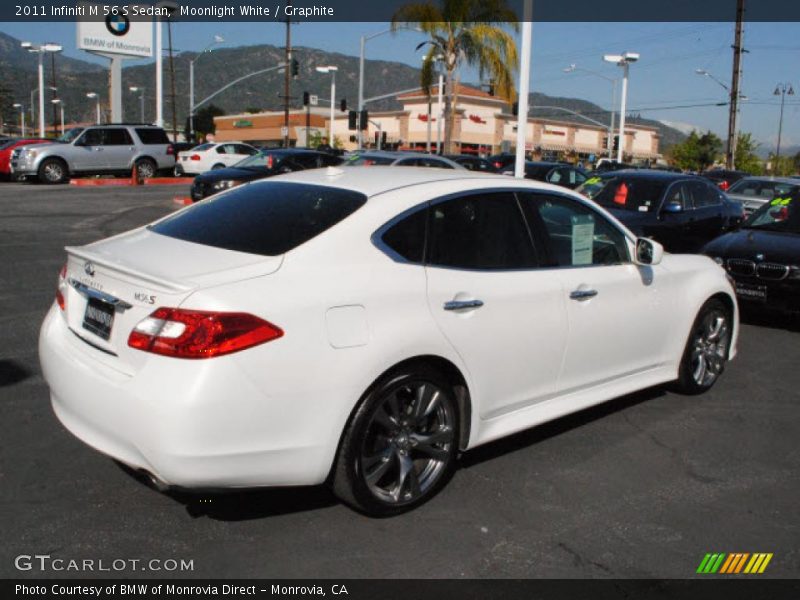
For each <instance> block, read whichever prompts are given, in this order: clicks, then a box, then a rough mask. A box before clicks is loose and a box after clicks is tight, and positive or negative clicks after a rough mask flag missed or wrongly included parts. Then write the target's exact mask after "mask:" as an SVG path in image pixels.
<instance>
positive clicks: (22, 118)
mask: <svg viewBox="0 0 800 600" xmlns="http://www.w3.org/2000/svg"><path fill="white" fill-rule="evenodd" d="M14 108H18V109H19V128H20V135H21V136H22V137H25V105H24V104H20V103H19V102H17V103H16V104H14Z"/></svg>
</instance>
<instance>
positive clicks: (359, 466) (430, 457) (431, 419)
mask: <svg viewBox="0 0 800 600" xmlns="http://www.w3.org/2000/svg"><path fill="white" fill-rule="evenodd" d="M458 422H459V421H458V409H457V406H456V401H455V399H454V395H453V391H452V388H451V386H450V385H449V384H448V383H447V381H446V380H445V379H444V378H442V377H441V376H440V375H439V374H438V373H436V372H435V371H432V370H430V369H428V368H425V367H414V368H410V369H404V370H402V371H398V372H395V373H392V374H390V375H389V376H387V377H385V378H383V379H382V380H381V381H379V382H378V383H377V384H376V385H375V386H373V387H372V388H371V390H370V391H369V392H368V393H367V395H366V397H365V398H364V399H363V401H362V402H361V404H360V405H359V407H358V409H357V410H356V412H355V415H354V416H353V418H352V420H351V423H350V425H349V426H348V428H347V430H346V431H345V433H344V436H343V439H342V443H341V447H340V449H339V455H338V457H337V461H336V465H335V468H334V473H333V491H334V493H335V494H336V495H337V496H338V497H339V498H340V499H341V500H343V501H344V502H346V503H347V504H349V505H350V506H352V507H354V508H356V509H357V510H360V511H362V512H364V513H366V514H369V515H372V516H389V515H393V514H399V513H401V512H405V511H407V510H410V509H412V508H415V507H416V506H419V505H420V504H422V503H423V502H426V501H427V500H429V499H430V498H432V497H433V496H434V495H435V494H436V493H437V492H438V491H439V490H440V489H441V488H442V487H443V486H444V484H445V483H446V482H447V480H448V479H449V477H450V475H451V474H452V470H453V468H454V466H455V461H456V455H457V452H458V439H459V438H458Z"/></svg>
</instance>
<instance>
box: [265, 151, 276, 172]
mask: <svg viewBox="0 0 800 600" xmlns="http://www.w3.org/2000/svg"><path fill="white" fill-rule="evenodd" d="M274 164H275V157H274V156H272V154H269V155H267V168H268V169H271V168H272V166H273V165H274Z"/></svg>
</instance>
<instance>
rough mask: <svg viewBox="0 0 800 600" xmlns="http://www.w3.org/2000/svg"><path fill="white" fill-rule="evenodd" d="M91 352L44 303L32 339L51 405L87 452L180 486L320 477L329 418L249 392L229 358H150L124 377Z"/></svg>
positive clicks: (327, 453)
mask: <svg viewBox="0 0 800 600" xmlns="http://www.w3.org/2000/svg"><path fill="white" fill-rule="evenodd" d="M97 352H100V350H96V349H94V348H92V347H91V346H89V345H87V344H86V343H85V342H83V341H82V340H80V339H79V338H78V337H77V336H76V335H75V334H74V333H72V332H71V331H70V330H69V329H68V327H67V325H66V323H65V322H64V319H63V318H62V316H61V315H60V313H59V309H58V308H57V307H56V306H55V305H54V307H53V308H52V309H51V310H50V312H49V313H48V315H47V317H46V318H45V321H44V323H43V325H42V329H41V333H40V338H39V357H40V361H41V365H42V371H43V373H44V378H45V380H46V381H47V383H48V385H49V386H50V393H51V401H52V405H53V410H54V412H55V414H56V416H57V417H58V418H59V420H60V421H61V423H62V424H63V425H64V427H66V428H67V429H68V430H69V431H70V432H71V433H73V434H74V435H75V436H76V437H77V438H79V439H80V440H82V441H83V442H85V443H86V444H88V445H89V446H91V447H93V448H95V449H96V450H98V451H100V452H102V453H104V454H106V455H108V456H110V457H112V458H115V459H117V460H119V461H120V462H123V463H125V464H127V465H129V466H130V467H132V468H134V469H136V470H146V471H148V472H149V473H150V474H152V475H153V476H154V477H155V478H156V479H157V480H159V481H160V482H163V483H164V484H165V485H168V486H176V487H182V488H231V487H259V486H281V485H313V484H318V483H322V482H323V481H324V480H325V478H326V477H327V475H328V472H329V470H330V466H331V464H332V461H333V457H334V455H335V452H336V443H337V442H338V435H335V436H332V435H331V430H330V426H329V423H325V422H323V421H322V420H315V419H313V418H310V419H304V418H303V415H296V414H292V413H291V411H287V410H286V407H287V404H289V405H291V402H288V403H287V402H286V399H279V398H275V397H270V396H269V395H267V394H265V393H263V392H262V391H260V390H258V389H256V387H255V386H254V385H253V383H252V382H251V381H250V380H249V378H248V377H247V376H246V375H245V374H244V373H243V372H242V371H241V370H240V369H239V367H238V366H237V364H236V361H235V360H232V358H233V356H235V355H232V356H229V357H218V358H215V359H212V360H208V361H187V360H180V359H165V358H163V357H155V356H154V357H153V359H152V360H151V359H148V362H147V363H146V364H145V366H144V367H142V369H140V371H139V372H137V373H136V374H135V375H134V376H130V375H127V374H124V373H122V372H118V371H116V370H114V369H112V368H109V367H107V366H105V365H103V364H101V363H99V362H97V360H94V359H93V353H97ZM201 363H204V364H201ZM289 400H291V399H289Z"/></svg>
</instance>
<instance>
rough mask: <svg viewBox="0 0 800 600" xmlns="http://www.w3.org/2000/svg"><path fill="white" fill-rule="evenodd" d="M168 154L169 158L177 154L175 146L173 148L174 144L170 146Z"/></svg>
mask: <svg viewBox="0 0 800 600" xmlns="http://www.w3.org/2000/svg"><path fill="white" fill-rule="evenodd" d="M167 154H168V155H169V156H172V155H173V154H175V146H173V145H172V144H169V145H168V146H167Z"/></svg>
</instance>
